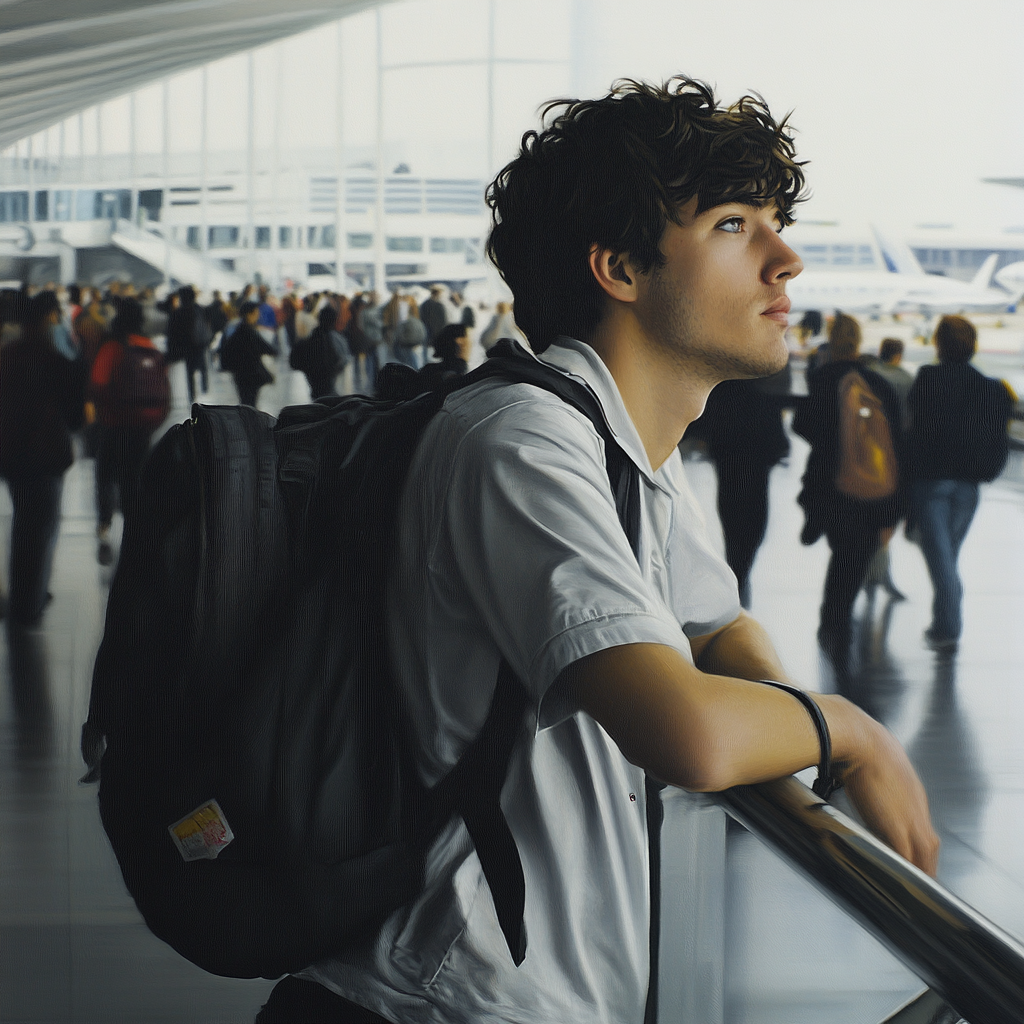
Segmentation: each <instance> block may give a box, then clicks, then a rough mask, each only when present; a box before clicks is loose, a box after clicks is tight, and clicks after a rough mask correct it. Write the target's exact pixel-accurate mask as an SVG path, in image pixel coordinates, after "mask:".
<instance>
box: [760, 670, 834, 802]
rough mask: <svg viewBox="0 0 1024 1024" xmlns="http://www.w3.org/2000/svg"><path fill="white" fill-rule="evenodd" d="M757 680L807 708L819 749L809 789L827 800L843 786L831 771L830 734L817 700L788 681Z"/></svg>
mask: <svg viewBox="0 0 1024 1024" xmlns="http://www.w3.org/2000/svg"><path fill="white" fill-rule="evenodd" d="M757 682H759V683H764V685H765V686H774V687H776V689H779V690H785V691H786V693H791V694H792V695H793V696H794V697H796V699H797V700H798V701H800V703H801V704H803V706H804V707H805V708H807V711H808V713H809V714H810V716H811V721H813V722H814V728H815V729H816V730H817V732H818V746H819V748H820V751H821V756H820V760H819V761H818V777H817V778H816V779H815V780H814V785H813V786H811V789H812V790H813V791H814V793H815V794H816V795H817V796H820V797H821V799H822V800H827V799H828V798H829V797H830V796H831V795H832V794H833V793H834V792H835V791H836V790H837V789H842V788H843V783H842V781H841V780H840V778H839V777H838V776H837V775H835V774H834V773H833V771H832V734H831V733H830V732H829V731H828V722H826V721H825V716H824V715H823V714H822V712H821V708H820V707H818V702H817V701H816V700H815V699H814V698H813V697H812V696H811V695H810V694H809V693H805V692H804V691H803V690H801V689H800V688H799V687H798V686H790V684H789V683H777V682H776V681H775V680H774V679H758V680H757Z"/></svg>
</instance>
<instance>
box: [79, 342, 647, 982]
mask: <svg viewBox="0 0 1024 1024" xmlns="http://www.w3.org/2000/svg"><path fill="white" fill-rule="evenodd" d="M489 377H499V378H501V379H504V380H507V381H517V382H527V383H530V384H534V385H536V386H538V387H542V388H544V389H545V390H548V391H551V392H553V393H554V394H556V395H558V396H559V397H560V398H562V399H563V400H564V401H566V402H568V403H569V404H571V405H573V406H574V407H575V408H577V409H579V410H580V411H581V412H583V413H584V414H585V415H586V416H588V418H589V419H590V420H591V422H593V423H594V425H595V427H596V428H597V430H598V431H599V433H600V434H601V436H602V437H603V439H604V442H605V448H606V452H607V461H608V472H609V478H610V481H611V485H612V491H613V493H614V495H615V499H616V507H617V508H618V510H619V516H620V520H621V522H622V523H623V526H624V529H625V530H626V533H627V536H628V537H629V538H630V540H631V543H632V545H633V549H634V551H636V544H637V537H638V534H639V515H640V510H639V475H638V471H637V470H636V467H635V466H634V464H633V463H632V462H631V461H630V460H629V458H628V457H627V456H626V455H625V453H624V452H623V451H622V450H621V449H620V448H619V446H618V444H617V443H616V442H615V440H614V438H613V437H612V435H611V433H610V431H609V430H608V428H607V426H606V425H605V423H604V420H603V418H602V416H601V412H600V408H599V406H598V403H597V401H596V399H595V398H594V396H593V395H592V393H591V392H590V391H589V390H588V389H586V388H585V387H583V386H581V385H580V384H578V383H576V382H574V381H572V380H571V379H570V378H568V377H567V376H565V375H564V374H561V373H559V372H558V371H557V370H553V369H551V368H550V367H547V366H545V365H543V364H542V363H540V362H538V361H536V360H534V359H532V358H531V357H529V356H528V355H526V353H525V352H523V350H521V349H518V350H517V349H515V348H513V347H512V345H511V343H505V347H504V348H503V350H502V355H501V356H500V357H499V358H495V359H491V360H489V361H488V362H487V363H485V364H484V365H483V366H481V367H479V368H478V369H477V370H476V371H474V373H472V374H470V375H467V376H465V377H460V378H455V379H453V380H449V381H445V382H444V383H443V384H442V385H441V386H440V387H439V389H438V390H435V391H433V392H428V393H423V394H419V395H417V396H416V397H414V398H411V399H409V400H406V401H392V402H388V401H379V400H373V399H368V398H364V397H361V396H356V397H350V398H346V399H339V400H336V401H335V402H333V403H332V404H329V405H328V404H321V403H316V404H312V405H307V406H297V407H293V408H289V409H285V410H283V411H282V413H281V416H280V417H279V419H278V420H277V422H276V423H275V422H274V420H273V419H272V418H271V417H269V416H267V415H266V414H264V413H260V412H258V411H257V410H255V409H251V408H247V407H239V406H232V407H223V408H216V407H212V408H211V407H203V406H195V407H193V417H192V419H191V420H190V421H188V422H186V423H184V424H180V425H177V426H175V427H172V428H171V430H170V431H169V432H168V433H167V435H166V436H165V437H164V438H163V439H162V440H161V442H160V443H159V444H158V445H157V446H156V448H155V449H154V450H153V452H152V453H151V455H150V458H149V460H148V462H147V464H146V466H145V468H144V471H143V475H142V485H141V497H140V511H139V513H138V514H137V516H136V517H135V518H134V519H132V520H130V521H129V522H128V523H127V524H126V529H125V537H124V542H123V545H122V550H121V556H120V561H119V565H118V569H117V572H116V574H115V577H114V580H113V583H112V586H111V591H110V599H109V603H108V606H107V616H106V627H105V632H104V636H103V642H102V644H101V646H100V649H99V653H98V655H97V658H96V665H95V669H94V673H93V684H92V696H91V700H90V709H89V720H88V722H87V723H86V725H85V727H84V728H83V753H84V754H85V755H86V759H87V761H89V762H90V763H91V767H92V771H91V774H93V775H99V776H100V790H99V804H100V813H101V816H102V820H103V825H104V828H105V829H106V832H107V835H108V837H109V839H110V842H111V844H112V846H113V849H114V852H115V854H116V856H117V859H118V863H119V865H120V868H121V871H122V874H123V877H124V880H125V883H126V885H127V887H128V889H129V891H130V892H131V894H132V896H133V898H134V899H135V902H136V904H137V905H138V907H139V909H140V911H141V912H142V914H143V916H144V918H145V920H146V923H147V924H148V925H149V927H150V929H151V930H152V931H153V932H154V933H155V934H157V935H158V936H159V937H160V938H162V939H164V940H165V941H167V942H168V943H170V945H172V946H173V947H174V948H175V949H176V950H177V951H178V952H179V953H181V954H182V955H184V956H185V957H187V958H188V959H189V960H191V961H193V962H194V963H196V964H198V965H199V966H200V967H203V968H205V969H206V970H208V971H212V972H213V973H216V974H222V975H227V976H233V977H257V976H262V977H267V978H275V977H278V976H280V975H281V974H284V973H294V972H295V971H297V970H299V969H301V968H303V967H306V966H308V965H309V964H311V963H314V962H315V961H317V960H319V959H321V958H323V957H324V956H327V955H329V954H331V953H334V952H338V951H340V950H342V949H343V948H344V947H345V945H346V944H347V943H350V942H352V941H354V940H357V939H359V938H360V937H364V936H366V935H367V934H369V933H370V930H371V929H373V928H375V927H377V926H379V924H380V923H381V922H382V921H383V920H384V918H386V917H387V916H388V915H389V914H390V913H391V912H392V911H393V910H395V909H396V908H398V907H400V906H402V905H403V904H406V903H408V902H410V901H411V900H412V899H413V898H414V897H415V896H416V894H417V893H418V891H419V890H420V889H421V887H422V881H423V860H424V853H425V850H426V849H427V847H428V846H429V843H430V841H431V840H432V839H433V838H434V837H435V836H436V834H437V832H438V829H439V828H440V827H442V826H443V825H444V824H445V823H446V822H447V821H448V820H450V818H451V816H452V815H453V814H460V815H461V816H462V817H463V819H464V820H465V822H466V825H467V828H468V830H469V833H470V836H471V837H472V839H473V842H474V844H475V846H476V849H477V853H478V855H479V857H480V862H481V865H482V868H483V871H484V875H485V877H486V879H487V882H488V885H489V886H490V889H491V892H492V895H493V897H494V902H495V906H496V909H497V913H498V920H499V923H500V924H501V927H502V930H503V932H504V934H505V937H506V940H507V941H508V945H509V949H510V952H511V954H512V957H513V959H514V961H515V962H516V963H517V964H519V963H521V962H522V960H523V958H524V956H525V952H526V935H525V928H524V925H523V907H524V900H525V883H524V878H523V870H522V864H521V862H520V860H519V856H518V852H517V851H516V848H515V843H514V840H513V838H512V835H511V832H510V831H509V829H508V825H507V823H506V822H505V820H504V817H503V815H502V812H501V809H500V805H499V796H500V792H501V787H502V784H503V782H504V779H505V773H506V768H507V764H508V759H509V756H510V753H511V750H512V746H513V744H514V742H515V738H516V736H517V734H518V727H519V725H520V724H521V721H522V715H523V713H524V710H525V707H526V695H525V690H524V689H523V687H522V686H521V685H520V684H519V683H518V681H517V680H516V679H515V677H514V676H513V674H512V672H511V670H510V669H509V668H508V667H507V666H503V667H502V670H501V672H500V673H499V678H498V683H497V687H496V691H495V698H494V701H493V702H492V707H491V709H490V712H489V715H488V718H487V721H486V723H485V725H484V727H483V729H482V731H481V733H480V735H479V736H478V738H477V739H476V741H475V742H474V743H473V744H472V745H471V746H470V747H469V749H468V750H467V751H466V752H465V754H464V755H463V757H462V758H461V759H460V761H459V763H458V765H457V766H456V767H455V768H454V769H453V770H452V771H451V772H450V773H449V775H448V776H447V777H446V778H445V779H443V780H442V781H441V782H440V783H439V784H438V785H437V786H436V787H435V788H434V789H433V790H431V791H430V792H425V791H424V789H423V788H422V786H421V784H420V782H419V779H418V776H417V773H416V772H415V770H414V768H413V767H412V766H411V764H410V755H409V747H408V744H407V742H406V740H405V730H404V711H403V708H402V702H401V698H400V694H399V690H398V687H397V686H395V685H394V683H393V680H392V677H391V673H390V669H389V661H388V654H387V650H386V628H385V622H386V619H385V594H384V581H385V580H386V579H387V576H388V567H389V560H390V555H391V552H392V550H393V547H394V545H393V543H392V534H393V531H394V528H395V523H396V514H397V509H398V506H399V498H400V495H401V493H402V487H403V484H404V481H405V477H406V473H407V470H408V467H409V464H410V462H411V459H412V456H413V453H414V451H415V448H416V445H417V443H418V441H419V438H420V436H421V434H422V431H423V429H424V427H425V426H426V424H427V423H428V422H429V420H430V419H431V417H432V416H433V415H434V414H435V413H436V412H437V410H438V409H439V408H440V406H441V404H442V402H443V401H444V398H445V397H446V395H447V394H449V393H451V392H452V391H454V390H456V389H457V388H459V387H464V386H466V385H468V384H471V383H474V382H475V381H479V380H482V379H485V378H489ZM104 747H105V750H104ZM100 757H102V764H101V765H100V764H99V758H100Z"/></svg>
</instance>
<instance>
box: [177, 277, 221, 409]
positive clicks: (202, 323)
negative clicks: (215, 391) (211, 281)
mask: <svg viewBox="0 0 1024 1024" xmlns="http://www.w3.org/2000/svg"><path fill="white" fill-rule="evenodd" d="M212 340H213V331H212V330H211V329H210V324H209V321H208V320H207V318H206V311H205V309H203V307H201V306H198V305H197V304H196V293H195V289H194V288H192V287H191V285H185V286H184V287H183V288H179V289H178V305H177V306H176V307H174V308H172V309H171V311H170V313H169V315H168V317H167V359H168V362H172V363H174V362H178V361H179V360H184V362H185V379H186V380H187V382H188V400H189V404H191V403H192V402H194V401H195V400H196V384H195V375H196V374H197V373H198V374H199V386H200V388H201V389H202V393H203V394H204V395H205V394H206V393H207V391H208V390H209V386H210V381H209V374H210V371H209V362H208V360H207V356H206V350H207V349H208V348H209V347H210V342H211V341H212Z"/></svg>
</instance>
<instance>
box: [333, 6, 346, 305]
mask: <svg viewBox="0 0 1024 1024" xmlns="http://www.w3.org/2000/svg"><path fill="white" fill-rule="evenodd" d="M344 25H345V22H344V21H343V20H342V21H339V22H338V24H337V26H336V31H337V39H336V42H337V69H338V78H337V83H336V84H337V92H336V94H335V100H334V102H335V103H336V104H337V109H336V111H335V113H336V117H335V119H334V173H335V177H336V179H337V185H336V187H335V190H334V281H335V284H334V288H335V291H337V292H338V293H339V294H341V293H342V292H344V290H345V242H346V238H345V234H344V229H345V58H344V54H345V29H344Z"/></svg>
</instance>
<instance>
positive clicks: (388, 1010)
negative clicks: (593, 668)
mask: <svg viewBox="0 0 1024 1024" xmlns="http://www.w3.org/2000/svg"><path fill="white" fill-rule="evenodd" d="M543 359H544V361H545V362H547V363H549V364H551V365H553V366H556V367H558V368H559V369H561V370H563V371H564V372H566V373H568V374H569V375H570V376H572V377H574V378H576V379H578V380H580V381H582V382H583V383H584V384H586V385H587V386H588V387H589V388H590V389H591V390H592V391H593V393H594V394H595V396H596V397H597V399H598V401H599V403H600V405H601V408H602V410H603V412H604V415H605V418H606V420H607V423H608V426H609V428H610V429H611V431H612V433H613V434H614V436H615V438H616V440H617V441H618V443H619V444H620V445H621V447H622V448H623V449H624V451H625V452H626V453H627V455H629V457H630V458H631V459H632V460H633V461H634V462H635V463H636V465H637V466H638V468H639V470H640V480H641V488H640V489H641V543H640V554H639V562H638V560H637V558H636V557H634V555H633V553H632V551H631V549H630V546H629V543H628V541H627V539H626V536H625V534H624V533H623V530H622V527H621V526H620V524H619V521H618V518H617V516H616V512H615V503H614V499H613V497H612V493H611V488H610V486H609V483H608V476H607V471H606V468H605V455H604V442H603V441H602V440H601V438H600V437H599V435H598V434H597V432H596V431H595V430H594V428H593V426H592V425H591V424H590V422H589V421H588V420H587V418H586V417H585V416H583V415H582V414H581V413H579V412H577V411H576V410H575V409H573V408H571V407H570V406H568V405H566V404H565V403H564V402H562V401H561V400H560V399H559V398H557V397H556V396H554V395H551V394H549V393H547V392H545V391H543V390H541V389H539V388H536V387H533V386H531V385H526V384H516V385H508V384H504V383H501V382H497V381H487V382H482V383H480V384H477V385H473V386H471V387H468V388H466V389H464V390H462V391H458V392H456V393H455V394H453V395H452V396H450V397H449V398H448V400H447V401H446V403H445V405H444V408H443V410H442V411H441V412H440V413H439V414H438V415H437V416H436V417H435V418H434V420H433V421H432V422H431V423H430V425H429V426H428V428H427V431H426V433H425V435H424V438H423V441H422V443H421V444H420V446H419V448H418V450H417V453H416V456H415V458H414V460H413V464H412V467H411V469H410V474H409V479H408V482H407V485H406V488H405V493H404V497H403V507H402V509H401V511H400V516H399V537H398V552H397V558H396V568H395V572H394V577H393V579H392V580H391V581H390V583H391V586H390V595H391V597H390V624H389V625H390V639H391V646H392V652H393V656H394V659H395V666H396V671H397V674H398V678H399V682H400V684H401V686H402V687H403V689H404V691H405V694H406V697H407V699H408V702H409V707H410V709H411V711H412V719H413V724H414V730H415V741H416V747H417V758H418V764H419V768H420V771H421V774H422V776H423V779H424V781H425V782H427V783H428V784H433V783H435V782H436V781H437V780H438V779H439V778H440V777H441V776H442V775H443V774H444V773H445V772H446V771H448V770H449V769H450V768H451V767H452V766H453V765H454V764H455V762H456V761H457V759H458V757H459V755H460V754H461V752H462V751H463V750H464V749H465V748H466V747H467V746H468V744H469V743H470V742H471V741H472V740H473V738H474V737H475V736H476V734H477V733H478V731H479V729H480V727H481V726H482V725H483V722H484V720H485V719H486V717H487V711H488V708H489V706H490V702H491V698H492V696H493V693H494V686H495V681H496V679H497V674H498V668H499V665H500V662H501V659H502V658H504V659H506V660H507V661H508V662H509V664H510V665H511V667H512V668H513V669H514V670H515V672H516V674H517V675H518V677H519V679H520V680H522V682H523V683H524V684H525V685H526V687H527V689H528V691H529V694H530V697H531V704H532V711H531V713H530V715H529V716H528V721H527V722H526V724H525V727H524V729H523V731H522V734H521V736H520V739H519V741H518V743H517V746H516V749H515V751H514V753H513V757H512V761H511V763H510V765H509V771H508V777H507V781H506V784H505V788H504V790H503V794H502V807H503V809H504V811H505V816H506V818H507V820H508V823H509V826H510V828H511V830H512V833H513V835H514V837H515V839H516V844H517V846H518V848H519V852H520V856H521V858H522V861H523V870H524V873H525V876H526V929H527V937H528V949H527V956H526V960H525V961H524V962H523V964H522V965H521V966H520V967H518V968H517V967H516V966H515V965H514V963H513V961H512V958H511V956H510V955H509V952H508V949H507V948H506V946H505V940H504V937H503V935H502V932H501V930H500V928H499V926H498V922H497V918H496V915H495V912H494V906H493V903H492V901H491V896H490V890H489V889H488V887H487V884H486V881H484V879H483V875H482V872H481V870H480V865H479V861H478V860H477V857H476V854H475V852H474V850H473V846H472V843H471V842H470V841H469V837H468V834H467V833H466V830H465V827H464V826H463V825H462V823H461V821H456V822H453V823H452V824H451V825H450V826H449V827H448V828H447V829H446V831H445V832H444V833H443V834H442V835H441V837H440V838H439V839H438V841H437V843H436V844H435V846H434V848H433V849H432V851H431V854H430V857H429V860H428V865H427V885H426V888H425V890H424V892H423V893H422V895H421V896H420V897H419V899H417V901H416V902H415V903H414V904H413V905H412V906H410V907H408V908H406V909H403V910H402V911H399V912H397V913H395V914H394V915H392V916H391V918H389V920H388V921H387V922H386V924H385V925H384V927H383V929H382V930H381V932H380V934H379V935H378V936H377V938H376V941H375V942H374V943H372V944H368V945H367V946H366V947H365V948H363V949H360V950H353V951H349V952H347V953H346V954H345V956H344V957H343V958H332V959H329V960H326V961H323V962H321V963H319V964H317V965H316V966H315V967H314V968H311V969H310V970H309V971H308V972H306V974H305V976H306V977H310V978H312V979H314V980H316V981H319V982H321V983H322V984H324V985H326V986H327V987H329V988H331V989H333V990H334V991H336V992H338V993H339V994H341V995H343V996H346V997H347V998H349V999H351V1000H353V1001H354V1002H357V1003H360V1004H361V1005H363V1006H366V1007H368V1008H370V1009H373V1010H376V1011H377V1012H378V1013H380V1014H382V1015H383V1016H385V1017H387V1018H389V1019H391V1020H393V1021H395V1022H396V1024H406V1022H430V1024H484V1022H499V1021H500V1022H514V1024H527V1022H529V1024H533V1022H538V1024H539V1022H544V1024H550V1022H552V1021H559V1022H566V1024H568V1022H576V1021H579V1022H581V1024H582V1022H586V1024H630V1022H637V1024H639V1022H640V1021H642V1019H643V1014H644V1004H645V1000H646V995H647V981H648V975H649V963H648V940H649V934H648V933H649V872H648V843H647V828H646V820H645V808H644V776H643V772H642V771H641V770H640V769H638V768H637V767H635V766H634V765H632V764H630V763H629V762H628V761H627V760H626V759H625V758H624V757H623V756H622V754H621V753H620V751H619V749H618V747H617V746H616V745H615V744H614V743H613V742H612V740H611V739H610V738H609V736H608V735H607V733H605V731H604V730H603V729H602V728H601V727H600V726H599V725H598V724H597V723H596V722H595V721H594V720H593V719H591V718H590V717H589V716H588V715H586V714H585V713H583V712H580V711H578V710H577V709H575V708H573V707H570V706H567V704H566V702H565V700H564V699H563V698H562V697H561V696H560V692H559V691H560V688H559V687H552V684H553V683H554V682H555V680H556V679H557V678H558V676H559V674H560V673H561V672H562V670H563V669H565V668H566V667H567V666H569V665H571V664H572V663H573V662H575V661H577V660H579V659H580V658H582V657H584V656H586V655H588V654H592V653H594V652H596V651H599V650H604V649H606V648H609V647H615V646H619V645H622V644H630V643H657V644H665V645H667V646H670V647H673V648H675V649H676V650H678V651H680V652H681V653H682V654H683V655H684V656H686V657H688V658H689V657H690V648H689V642H688V640H687V636H700V635H702V634H705V633H709V632H711V631H713V630H714V629H717V628H718V627H720V626H723V625H725V624H726V623H727V622H730V621H732V619H734V618H735V617H736V616H737V615H738V614H739V600H738V596H737V591H736V580H735V577H734V576H733V574H732V573H731V571H730V570H729V568H728V566H727V565H726V564H725V562H724V561H723V560H722V558H721V556H720V555H719V554H718V553H717V552H716V551H715V549H714V548H713V547H712V545H711V543H710V542H709V540H708V537H707V534H706V527H705V522H704V519H703V516H702V513H701V511H700V509H699V507H698V505H697V503H696V501H695V499H694V497H693V495H692V493H691V492H690V490H689V488H688V486H687V484H686V479H685V476H684V473H683V465H682V462H681V460H680V458H679V455H678V453H675V454H673V456H672V457H671V458H670V459H668V460H667V461H666V462H665V464H664V465H662V466H661V467H659V469H658V470H657V471H653V470H652V469H651V466H650V463H649V461H648V459H647V456H646V453H645V451H644V448H643V445H642V444H641V442H640V438H639V436H638V435H637V432H636V428H635V427H634V425H633V423H632V421H631V420H630V418H629V416H628V414H627V412H626V409H625V407H624V405H623V404H622V399H621V397H620V396H619V393H618V390H617V388H616V386H615V382H614V380H613V378H612V376H611V374H610V373H609V371H608V369H607V367H605V365H604V363H603V362H602V361H601V359H600V357H599V356H598V355H597V353H596V352H595V351H594V350H593V349H591V348H590V347H589V346H588V345H585V344H583V343H582V342H579V341H575V340H573V339H569V338H561V339H559V341H558V342H557V343H556V344H555V345H554V346H552V347H551V348H549V349H548V350H547V351H546V352H545V353H544V356H543Z"/></svg>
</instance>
